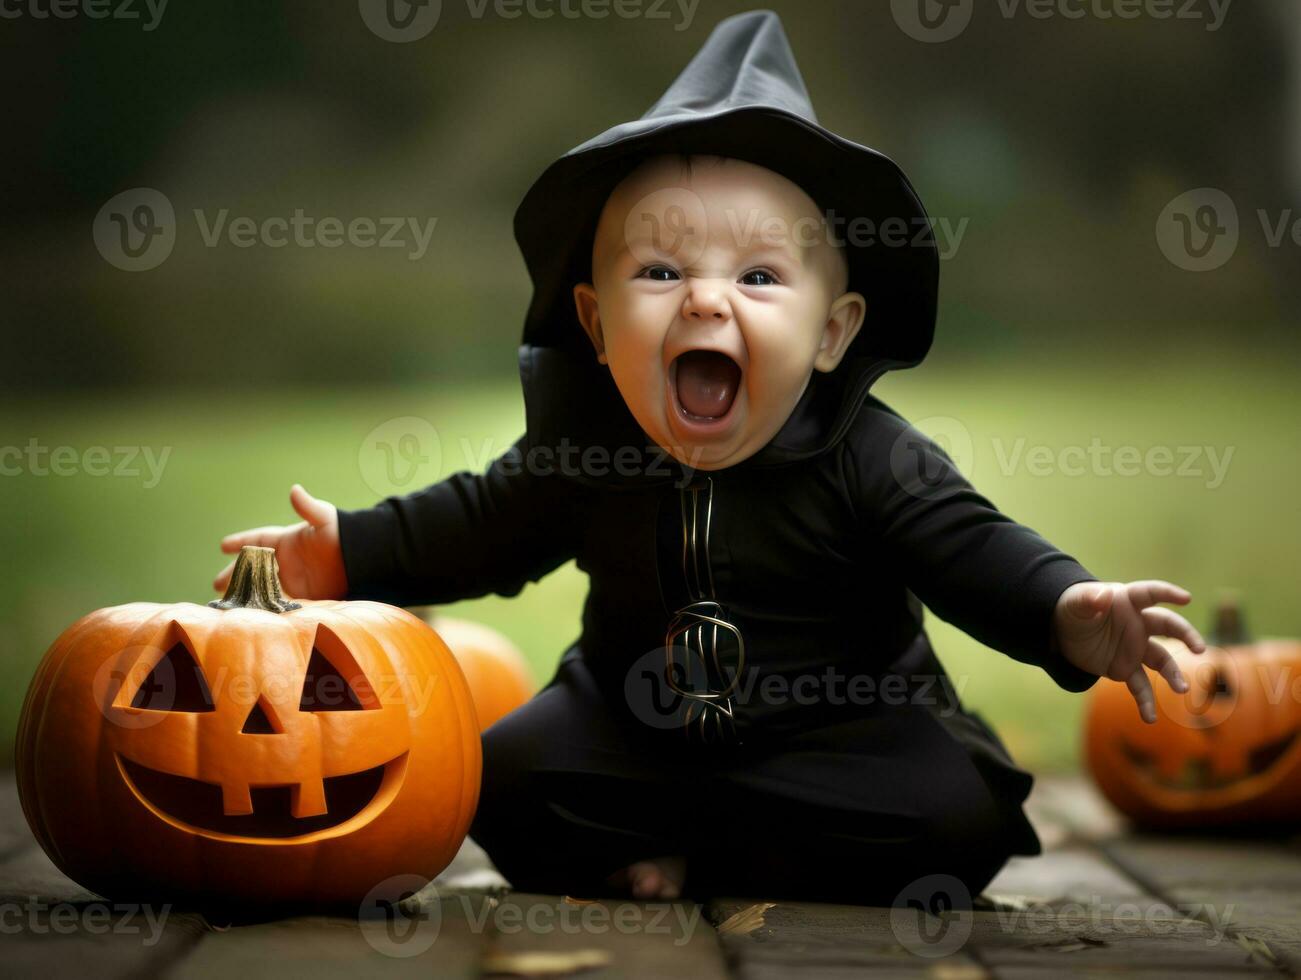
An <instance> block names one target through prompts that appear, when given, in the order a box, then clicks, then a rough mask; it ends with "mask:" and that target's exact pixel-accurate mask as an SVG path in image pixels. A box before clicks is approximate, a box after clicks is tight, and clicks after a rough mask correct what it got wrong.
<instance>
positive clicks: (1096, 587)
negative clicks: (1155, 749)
mask: <svg viewBox="0 0 1301 980" xmlns="http://www.w3.org/2000/svg"><path fill="white" fill-rule="evenodd" d="M1191 598H1192V596H1191V595H1190V594H1189V593H1188V591H1187V590H1186V589H1181V588H1180V587H1179V586H1177V585H1171V584H1170V583H1169V582H1159V581H1147V582H1129V583H1125V582H1077V583H1076V584H1075V585H1072V586H1071V587H1070V588H1068V589H1067V590H1066V591H1065V592H1063V593H1062V594H1061V597H1060V598H1058V600H1057V607H1056V609H1055V610H1054V611H1053V627H1054V631H1055V634H1056V639H1057V644H1058V647H1059V648H1060V650H1061V652H1062V653H1063V654H1064V655H1065V657H1066V659H1067V660H1069V661H1070V662H1071V663H1073V664H1074V665H1075V666H1076V667H1079V668H1080V669H1081V670H1087V671H1089V672H1090V673H1093V674H1097V675H1098V676H1099V677H1110V678H1111V679H1112V680H1115V681H1124V682H1125V684H1126V685H1127V686H1128V687H1129V692H1130V694H1132V695H1133V696H1134V700H1135V701H1136V702H1137V703H1138V711H1139V714H1140V715H1142V717H1143V720H1144V721H1146V722H1147V723H1148V724H1151V723H1153V722H1155V721H1156V698H1155V695H1154V694H1153V692H1152V684H1151V682H1150V681H1149V680H1148V678H1147V672H1146V671H1144V669H1143V665H1144V664H1146V665H1147V666H1149V667H1151V668H1152V669H1153V670H1155V671H1158V672H1159V673H1160V674H1161V676H1162V677H1164V678H1165V681H1166V683H1167V684H1169V685H1170V687H1171V689H1172V690H1174V691H1178V692H1179V693H1180V694H1182V693H1183V692H1185V691H1187V690H1188V681H1187V679H1186V678H1185V677H1184V675H1183V674H1182V673H1181V672H1180V670H1179V665H1178V664H1177V663H1175V659H1174V657H1172V656H1171V655H1170V654H1169V652H1168V651H1167V650H1166V649H1165V648H1164V647H1163V646H1161V644H1159V643H1157V642H1156V641H1155V640H1153V639H1152V637H1153V636H1169V637H1174V638H1175V639H1178V640H1182V641H1183V642H1184V644H1185V645H1186V646H1187V647H1188V649H1190V650H1191V651H1192V652H1193V653H1203V652H1204V651H1205V650H1206V641H1204V640H1203V639H1202V637H1201V634H1200V633H1198V632H1197V630H1195V629H1193V627H1192V626H1191V624H1189V622H1188V620H1186V619H1184V618H1183V617H1182V616H1180V615H1179V614H1178V613H1177V612H1174V611H1173V610H1170V609H1161V608H1159V607H1157V606H1156V603H1158V602H1173V603H1176V604H1178V605H1180V606H1182V605H1185V604H1186V603H1187V602H1188V601H1189V600H1190V599H1191ZM1149 607H1151V608H1149Z"/></svg>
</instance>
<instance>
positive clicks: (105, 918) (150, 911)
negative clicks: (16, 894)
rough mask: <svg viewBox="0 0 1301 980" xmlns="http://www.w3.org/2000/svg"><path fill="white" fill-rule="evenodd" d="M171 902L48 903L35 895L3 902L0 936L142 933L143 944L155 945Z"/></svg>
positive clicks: (140, 934)
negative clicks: (160, 903)
mask: <svg viewBox="0 0 1301 980" xmlns="http://www.w3.org/2000/svg"><path fill="white" fill-rule="evenodd" d="M171 911H172V907H171V906H170V905H160V906H157V907H155V906H152V905H142V904H139V903H136V902H54V903H50V902H46V901H43V900H41V899H40V898H37V897H36V896H35V895H30V896H28V897H27V899H26V901H14V900H10V901H7V902H0V935H16V934H18V933H23V932H27V933H31V934H33V935H37V936H44V935H49V934H51V933H52V934H54V935H56V936H67V935H71V934H72V933H77V932H84V933H88V934H90V935H92V936H101V935H104V934H105V933H113V934H114V935H124V936H141V937H142V938H141V940H140V944H141V945H142V946H153V945H155V944H157V942H158V940H160V939H161V938H162V936H163V928H164V927H165V926H166V925H167V917H168V915H170V914H171Z"/></svg>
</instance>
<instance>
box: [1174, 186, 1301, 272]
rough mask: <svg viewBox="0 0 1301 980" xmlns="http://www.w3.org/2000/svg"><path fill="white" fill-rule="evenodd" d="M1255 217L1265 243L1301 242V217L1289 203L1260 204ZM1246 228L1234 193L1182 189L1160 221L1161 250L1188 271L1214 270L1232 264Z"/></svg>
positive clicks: (1275, 246)
mask: <svg viewBox="0 0 1301 980" xmlns="http://www.w3.org/2000/svg"><path fill="white" fill-rule="evenodd" d="M1256 220H1257V223H1258V224H1259V225H1260V234H1261V239H1262V240H1263V241H1264V244H1265V247H1266V248H1270V249H1279V248H1283V247H1285V246H1297V247H1301V216H1298V215H1297V214H1296V212H1295V211H1293V210H1292V209H1291V208H1284V209H1283V210H1282V211H1278V212H1270V211H1269V210H1267V209H1266V208H1257V209H1256ZM1248 227H1249V226H1248ZM1246 231H1247V227H1244V226H1242V224H1241V222H1240V221H1239V218H1238V206H1237V204H1235V203H1234V201H1233V198H1231V197H1230V196H1229V195H1228V194H1226V193H1225V192H1224V191H1222V190H1219V189H1218V188H1215V187H1199V188H1197V189H1196V190H1191V191H1187V192H1185V193H1183V194H1180V195H1179V196H1178V197H1176V198H1175V199H1174V200H1173V201H1171V202H1170V203H1169V204H1167V205H1166V206H1165V209H1164V210H1163V211H1162V212H1161V214H1160V216H1159V217H1158V218H1157V222H1156V240H1157V245H1158V246H1160V248H1161V252H1162V254H1164V255H1165V257H1166V258H1167V259H1168V260H1169V261H1170V263H1171V264H1172V265H1174V266H1176V267H1178V268H1180V269H1184V270H1185V271H1187V272H1211V271H1214V270H1215V269H1219V268H1220V267H1222V266H1223V265H1225V264H1226V263H1228V262H1229V260H1230V259H1232V258H1233V257H1234V255H1235V253H1236V252H1237V250H1238V245H1239V242H1240V240H1241V238H1242V237H1243V235H1244V234H1245V233H1246Z"/></svg>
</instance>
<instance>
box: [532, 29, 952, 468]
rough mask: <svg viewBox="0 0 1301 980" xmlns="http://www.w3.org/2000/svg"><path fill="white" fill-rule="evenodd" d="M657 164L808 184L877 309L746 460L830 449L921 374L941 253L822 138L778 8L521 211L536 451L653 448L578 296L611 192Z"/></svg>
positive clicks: (870, 165)
mask: <svg viewBox="0 0 1301 980" xmlns="http://www.w3.org/2000/svg"><path fill="white" fill-rule="evenodd" d="M660 153H687V154H709V155H718V156H725V157H733V158H736V159H740V160H746V161H749V162H751V163H756V164H758V165H760V166H763V167H766V168H767V169H769V170H772V171H774V172H776V173H779V174H781V175H782V176H784V177H786V178H787V179H789V180H791V181H793V182H795V183H796V184H798V185H799V186H800V187H802V188H803V189H804V191H805V192H806V193H807V194H808V195H809V196H810V197H811V198H812V199H813V200H814V202H815V203H816V204H817V205H818V207H819V209H820V210H821V211H822V212H823V213H824V214H826V215H829V216H832V217H834V219H835V220H836V221H837V222H838V223H839V228H840V231H839V234H840V236H841V237H842V238H843V239H844V242H845V247H846V252H847V258H848V260H849V286H850V289H851V290H855V291H857V292H861V293H862V294H863V295H864V296H865V297H866V298H867V306H868V311H867V320H866V322H865V323H864V325H863V328H862V329H861V330H860V331H859V333H858V336H857V337H856V338H855V340H854V342H853V344H852V345H851V346H850V349H849V351H848V353H847V354H846V356H845V358H844V360H843V361H842V362H841V365H840V367H838V368H837V369H836V370H835V371H833V372H831V373H829V374H820V373H817V372H815V374H814V378H813V380H812V381H811V382H810V383H809V386H808V388H807V389H806V390H805V393H804V396H803V397H802V398H801V400H800V402H799V404H798V405H797V406H796V408H795V411H794V412H793V413H792V415H791V417H790V419H789V420H788V421H787V422H786V424H785V426H783V428H782V429H781V430H780V431H779V432H778V433H777V435H776V436H775V437H774V438H773V440H772V441H771V442H770V443H769V444H768V445H767V446H765V447H764V448H763V449H762V450H760V451H759V453H757V454H756V455H755V456H754V457H752V458H751V459H752V460H753V461H754V462H755V463H756V464H759V465H762V464H782V463H788V462H792V461H795V460H798V459H803V458H806V457H809V456H812V455H816V454H817V453H820V452H822V451H825V450H826V449H828V448H830V447H831V446H832V445H834V444H835V443H836V441H837V440H839V439H840V437H841V436H842V435H843V434H844V432H845V430H846V429H847V428H848V426H849V424H850V422H851V421H852V420H853V416H854V415H855V414H856V412H857V411H858V409H859V407H860V406H861V405H862V402H863V399H864V398H865V397H866V396H867V391H868V389H869V388H870V387H871V385H872V383H873V382H874V381H875V380H876V379H877V378H878V377H880V376H881V374H883V373H884V372H885V371H887V370H890V369H892V368H899V367H910V366H912V365H915V364H917V363H918V362H919V361H921V359H922V358H923V357H924V356H925V355H926V352H927V350H928V349H929V348H930V345H931V338H932V335H933V333H934V326H935V306H936V291H937V287H938V279H939V260H938V250H937V249H936V246H935V241H934V237H933V235H932V234H931V229H930V224H929V219H928V218H927V215H926V211H925V209H924V208H923V207H922V204H921V201H920V200H919V199H918V197H917V194H916V192H915V191H914V190H913V188H912V185H911V184H910V183H909V182H908V178H907V177H905V176H904V174H903V171H902V170H900V169H899V167H898V166H897V165H896V164H895V163H894V162H893V161H892V160H890V159H889V158H888V157H886V156H884V155H882V154H881V153H878V152H877V151H876V150H873V149H870V148H869V147H866V146H860V145H859V144H857V143H853V142H851V141H849V140H847V139H844V138H842V137H840V136H837V135H836V134H835V133H832V132H830V131H829V130H827V129H824V128H823V127H822V126H820V125H819V124H818V121H817V116H816V114H815V113H814V111H813V105H812V102H811V101H810V99H809V94H808V91H807V90H806V89H805V87H804V80H803V78H801V76H800V71H799V67H798V66H797V65H796V63H795V56H794V55H793V54H792V52H791V48H790V44H789V42H788V41H787V39H786V34H785V32H784V31H783V30H782V25H781V20H780V19H779V18H778V16H777V15H776V14H775V13H773V12H772V11H768V10H755V11H749V12H747V13H744V14H738V15H736V16H734V17H729V18H727V19H726V20H723V21H721V22H720V23H719V24H718V25H717V26H716V27H715V28H714V30H713V32H712V33H711V34H710V36H709V38H708V40H706V41H705V43H704V45H703V46H702V47H701V49H700V50H699V51H698V52H697V53H696V55H695V57H694V58H692V59H691V62H690V63H689V64H688V65H687V67H686V68H685V69H683V71H682V73H681V74H680V75H679V76H678V77H677V79H676V80H675V81H674V82H673V84H672V85H670V86H669V88H668V90H667V91H666V92H665V93H664V94H663V96H661V97H660V99H659V101H657V102H656V103H655V104H654V105H653V106H651V108H650V109H649V110H647V112H646V114H645V115H643V116H642V117H641V118H640V119H636V120H633V121H631V122H625V123H621V124H619V125H617V126H614V127H612V128H610V129H608V130H606V131H605V132H604V133H601V134H600V135H599V136H596V137H594V138H592V139H590V140H588V141H587V142H585V143H583V144H581V145H579V146H577V147H575V148H574V149H572V150H570V151H569V152H568V153H566V154H565V155H564V156H563V157H561V158H560V159H559V160H557V161H556V162H555V163H553V164H551V166H549V167H548V168H547V169H546V171H544V172H543V174H542V176H541V177H539V178H538V179H537V181H536V182H535V183H534V184H533V186H532V187H531V188H530V189H529V191H528V193H527V194H526V195H525V197H524V200H523V202H522V203H521V204H520V206H519V208H518V210H517V211H516V213H515V239H516V241H517V242H518V243H519V247H520V250H521V252H523V255H524V261H525V263H526V264H527V266H528V270H529V275H530V276H531V278H532V280H533V287H534V293H533V299H532V302H531V303H530V305H529V310H528V314H527V317H526V319H525V324H524V338H523V344H522V346H521V347H520V373H521V379H522V381H523V384H524V396H525V404H526V411H527V422H528V430H529V441H530V442H531V443H532V444H534V445H546V446H551V447H555V446H558V445H561V444H563V443H565V442H568V443H569V444H571V445H575V444H576V445H578V446H583V447H585V446H588V445H602V446H605V447H607V448H610V449H611V450H613V448H615V447H617V446H628V445H632V446H644V445H645V444H646V437H645V434H644V433H643V432H642V431H641V429H640V427H639V426H638V425H637V424H636V422H635V421H634V420H633V417H632V414H631V412H630V411H629V410H628V408H627V406H626V405H625V404H624V402H623V400H622V398H621V397H620V396H619V393H618V389H617V388H616V387H615V385H614V382H613V380H612V379H611V377H610V373H609V370H608V369H607V368H606V367H604V366H602V365H600V364H598V363H597V362H596V359H595V356H594V353H593V351H592V347H591V344H590V342H589V341H588V339H587V337H586V335H585V334H584V333H583V330H582V328H581V327H580V325H579V323H578V318H577V314H576V312H575V309H574V302H573V296H572V289H573V286H574V284H575V283H578V282H590V281H591V253H592V241H593V236H594V234H595V231H596V224H597V219H598V218H599V216H600V213H601V209H602V208H603V206H604V204H605V201H606V199H607V198H608V197H609V195H610V192H611V191H612V190H613V189H614V187H615V185H616V184H618V183H619V181H620V180H621V179H622V178H623V177H624V176H626V175H627V174H628V173H629V172H631V170H632V169H633V168H634V167H635V166H636V165H637V164H638V163H639V162H641V161H642V160H644V159H645V158H646V157H648V156H653V155H655V154H660ZM887 222H888V224H887ZM900 222H902V224H900ZM887 232H888V234H887ZM746 462H747V463H748V462H750V461H749V460H747V461H746ZM742 465H744V464H742Z"/></svg>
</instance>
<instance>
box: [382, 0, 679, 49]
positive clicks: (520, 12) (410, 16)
mask: <svg viewBox="0 0 1301 980" xmlns="http://www.w3.org/2000/svg"><path fill="white" fill-rule="evenodd" d="M699 4H700V0H465V13H466V16H468V17H469V18H470V19H471V20H485V19H487V18H488V17H496V18H499V19H501V20H516V19H518V18H520V17H528V18H530V19H532V20H551V19H552V18H554V17H559V18H562V19H564V20H579V19H582V20H605V19H607V18H609V17H617V18H620V19H622V20H645V21H650V22H656V21H668V20H672V19H673V17H674V15H675V14H676V15H677V20H676V22H675V23H674V24H673V30H674V31H685V30H687V29H688V28H690V27H691V22H692V21H693V20H695V17H696V7H697V6H699ZM357 7H358V10H359V11H360V13H361V19H362V21H363V22H364V23H365V25H366V26H367V27H368V28H369V29H370V32H371V33H372V34H374V35H375V36H376V37H378V38H380V39H381V40H384V41H391V42H393V43H394V44H409V43H410V42H412V41H419V40H420V39H421V38H423V37H428V36H429V33H430V32H431V31H432V30H433V29H434V28H435V27H437V26H438V21H439V19H440V18H441V17H442V14H443V0H358V4H357Z"/></svg>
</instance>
